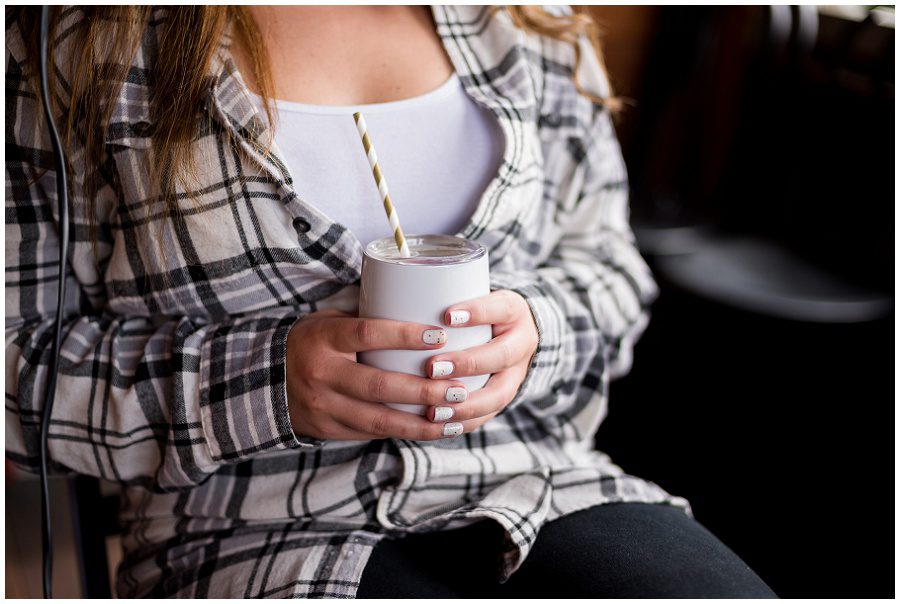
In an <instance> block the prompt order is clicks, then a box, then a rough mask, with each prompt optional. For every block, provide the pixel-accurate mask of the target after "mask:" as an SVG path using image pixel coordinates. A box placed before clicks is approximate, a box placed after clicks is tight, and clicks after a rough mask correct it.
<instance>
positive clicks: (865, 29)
mask: <svg viewBox="0 0 900 604" xmlns="http://www.w3.org/2000/svg"><path fill="white" fill-rule="evenodd" d="M579 10H587V11H589V12H590V14H592V15H593V16H594V17H595V18H596V20H597V21H598V22H599V23H600V24H601V26H602V27H603V31H604V36H603V40H604V51H605V58H606V62H607V67H608V70H609V73H610V79H611V81H612V83H613V86H614V87H615V90H616V93H617V94H618V95H619V96H621V97H624V98H625V99H626V100H628V99H631V100H632V101H633V102H632V103H631V105H630V106H629V107H628V108H627V109H626V110H625V111H624V112H622V113H621V114H620V115H619V118H618V121H617V129H618V131H619V136H620V139H621V143H622V147H623V152H624V154H625V158H626V162H627V164H628V168H629V173H630V180H631V187H632V225H633V226H634V228H635V232H636V235H637V238H638V242H639V244H640V247H641V250H642V252H643V253H644V255H645V257H646V258H647V260H648V262H649V263H650V265H651V268H652V269H653V271H654V274H655V275H656V278H657V280H658V282H659V284H660V287H661V296H660V298H659V299H658V300H657V302H656V303H655V304H654V305H653V308H652V312H653V319H652V320H651V322H650V327H649V328H648V329H647V331H646V332H645V334H644V336H643V338H642V339H641V341H640V343H639V344H638V346H637V348H636V351H635V361H634V366H633V369H632V371H631V373H630V374H629V375H628V376H626V377H624V378H622V379H621V380H618V381H616V382H614V383H613V385H612V389H611V394H610V414H609V416H608V418H607V420H606V422H605V423H604V424H603V426H602V427H601V430H600V433H599V434H598V438H597V441H598V445H599V448H600V449H602V450H604V451H606V452H608V453H609V454H610V455H611V456H612V458H613V460H615V461H616V462H617V463H618V464H619V465H621V466H622V467H623V468H624V469H625V470H626V471H627V472H629V473H632V474H636V475H638V476H642V477H646V478H648V479H651V480H654V481H655V482H657V483H658V484H659V485H661V486H662V487H664V488H666V489H667V490H669V491H670V492H672V493H674V494H678V495H681V496H684V497H686V498H687V499H689V500H690V501H691V503H692V505H693V509H694V513H695V516H696V518H697V519H698V520H699V521H700V522H701V523H702V524H704V525H705V526H707V527H708V528H709V529H710V530H711V531H712V532H714V533H715V534H716V535H717V536H718V537H719V538H720V539H722V540H723V541H724V542H725V543H726V544H728V545H729V546H730V547H731V548H732V549H733V550H734V551H736V552H737V553H738V554H739V555H740V556H741V557H742V558H743V559H744V560H745V561H746V562H747V563H748V564H749V565H750V566H751V567H752V568H753V569H755V570H756V571H757V572H758V573H759V574H760V576H762V578H763V579H764V580H766V581H767V582H768V583H769V585H771V586H772V588H773V589H774V590H775V591H776V593H778V594H779V595H780V596H782V597H842V598H847V597H893V596H894V404H893V401H894V371H893V368H894V336H893V334H894V11H893V7H883V8H875V9H872V7H859V6H848V7H840V6H829V7H816V6H802V7H792V6H775V7H769V6H734V7H715V6H697V7H653V6H641V7H627V6H617V7H589V8H584V7H582V8H580V9H579Z"/></svg>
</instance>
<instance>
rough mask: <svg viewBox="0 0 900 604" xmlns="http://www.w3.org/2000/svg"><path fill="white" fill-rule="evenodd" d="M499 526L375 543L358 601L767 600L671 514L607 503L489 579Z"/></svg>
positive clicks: (546, 534)
mask: <svg viewBox="0 0 900 604" xmlns="http://www.w3.org/2000/svg"><path fill="white" fill-rule="evenodd" d="M501 539H502V529H500V525H499V524H497V523H495V522H494V521H491V520H487V521H482V522H479V523H477V524H474V525H472V526H468V527H465V528H462V529H457V530H452V531H441V532H436V533H427V534H421V535H409V536H407V537H404V538H402V539H397V540H387V539H385V540H383V541H381V542H380V543H379V544H378V545H377V546H376V547H375V549H374V551H373V552H372V557H371V559H370V561H369V564H368V566H366V569H365V572H364V573H363V576H362V580H361V583H360V586H359V591H358V593H357V597H359V598H615V597H619V598H629V597H644V598H703V597H716V598H775V597H777V596H776V595H775V593H774V592H773V591H772V590H771V589H770V588H769V587H768V586H767V585H766V584H765V583H764V582H763V581H762V579H760V578H759V576H758V575H757V574H756V573H754V572H753V571H752V570H751V569H750V567H749V566H747V565H746V564H745V563H744V562H743V561H742V560H741V559H740V558H738V557H737V555H736V554H735V553H734V552H732V551H731V550H730V549H728V547H726V546H725V544H723V543H722V542H721V541H719V540H718V539H717V538H716V537H715V536H714V535H713V534H712V533H710V532H709V531H708V530H707V529H706V528H704V527H703V526H702V525H701V524H700V523H698V522H697V521H696V520H693V519H691V518H690V517H688V516H687V515H685V514H684V512H682V511H681V510H679V509H677V508H673V507H670V506H666V505H654V504H644V503H613V504H607V505H601V506H597V507H593V508H590V509H587V510H583V511H581V512H575V513H574V514H570V515H568V516H563V517H562V518H560V519H558V520H555V521H553V522H550V523H547V524H545V525H544V526H543V527H542V528H541V531H540V533H539V534H538V539H537V542H536V543H535V545H534V547H533V548H532V550H531V552H530V553H529V554H528V557H527V558H526V559H525V562H524V563H523V564H522V566H521V567H520V568H519V570H518V571H516V572H515V574H513V576H512V577H511V578H510V579H509V581H507V582H506V583H504V584H502V585H501V584H498V583H497V582H496V580H495V578H494V577H495V576H496V575H495V568H496V564H497V562H496V557H497V551H498V547H499V542H500V540H501Z"/></svg>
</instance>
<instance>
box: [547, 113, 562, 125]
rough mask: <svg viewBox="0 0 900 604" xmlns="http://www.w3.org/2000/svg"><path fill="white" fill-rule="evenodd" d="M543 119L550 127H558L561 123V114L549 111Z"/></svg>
mask: <svg viewBox="0 0 900 604" xmlns="http://www.w3.org/2000/svg"><path fill="white" fill-rule="evenodd" d="M544 119H545V121H546V122H547V125H548V126H550V127H551V128H558V127H559V125H560V124H562V116H561V115H560V114H558V113H551V114H549V115H548V116H547V117H546V118H544Z"/></svg>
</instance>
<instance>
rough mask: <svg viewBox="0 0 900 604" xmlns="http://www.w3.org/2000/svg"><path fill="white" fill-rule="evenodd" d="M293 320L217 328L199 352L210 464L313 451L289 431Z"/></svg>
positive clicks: (307, 442)
mask: <svg viewBox="0 0 900 604" xmlns="http://www.w3.org/2000/svg"><path fill="white" fill-rule="evenodd" d="M297 319H298V317H297V316H296V314H290V315H286V316H280V317H265V318H254V319H252V320H243V321H241V320H238V321H235V322H229V323H227V324H222V325H218V326H216V327H215V328H214V330H213V331H212V332H211V334H209V336H208V337H207V338H205V339H204V341H203V344H202V350H201V351H200V377H201V382H200V383H201V387H200V407H201V421H202V423H203V432H204V435H205V436H206V442H207V447H208V448H209V452H210V455H211V456H212V459H213V460H214V461H218V462H226V463H229V462H230V463H235V462H239V461H243V460H245V459H247V458H249V457H253V456H256V455H258V454H259V453H263V452H268V451H276V450H280V449H289V448H315V447H320V446H321V445H322V444H323V442H322V441H320V440H318V439H313V438H301V437H297V436H296V435H295V434H294V431H293V429H292V428H291V419H290V413H289V411H288V401H287V390H286V388H287V379H286V372H285V369H286V365H285V357H286V351H287V336H288V333H290V330H291V327H292V326H293V325H294V323H295V322H296V321H297Z"/></svg>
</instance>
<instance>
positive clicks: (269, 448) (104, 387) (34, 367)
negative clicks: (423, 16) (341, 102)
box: [6, 6, 690, 597]
mask: <svg viewBox="0 0 900 604" xmlns="http://www.w3.org/2000/svg"><path fill="white" fill-rule="evenodd" d="M553 10H567V9H563V8H560V7H556V8H554V9H553ZM433 15H434V20H435V23H436V26H437V33H438V35H439V36H440V38H441V40H442V42H443V44H444V47H445V49H446V52H447V54H448V55H449V57H450V59H451V60H452V63H453V66H454V68H455V70H456V72H457V73H458V75H459V77H460V78H461V81H462V83H463V85H464V87H465V90H466V92H467V93H468V94H469V95H470V96H471V97H472V98H473V99H474V100H475V101H476V102H478V103H480V104H482V105H484V106H485V107H487V108H488V109H489V110H490V111H491V112H492V113H493V115H494V116H496V119H497V121H498V123H499V124H500V126H501V129H502V132H503V136H504V138H505V143H506V147H505V153H504V157H503V162H502V165H501V167H500V169H499V171H498V173H497V175H496V177H495V178H494V179H493V181H492V182H491V183H490V185H489V186H488V187H487V189H486V190H485V191H484V194H483V197H482V198H481V200H480V202H479V205H478V207H477V210H476V211H475V213H474V215H472V216H471V219H470V221H469V222H468V224H467V225H466V226H465V228H464V229H463V230H462V231H460V233H458V234H459V235H461V236H464V237H468V238H471V239H475V240H478V241H480V242H481V243H483V244H485V245H486V246H487V247H488V249H489V250H490V260H491V280H492V287H493V288H507V289H511V290H514V291H516V292H518V293H520V294H521V295H522V296H524V297H525V299H526V300H527V301H528V303H529V305H530V308H531V310H532V313H533V315H534V318H535V321H536V323H537V326H538V330H539V334H540V339H539V346H538V349H537V353H536V354H535V356H534V358H533V362H532V364H531V367H530V370H529V372H528V375H527V377H526V379H525V381H524V382H523V384H522V385H521V388H520V390H519V392H518V393H517V395H516V398H515V399H514V401H513V402H512V403H511V404H510V405H509V407H508V408H507V409H506V410H505V411H504V412H503V413H502V414H500V415H498V416H497V417H496V418H494V419H493V420H491V421H490V422H488V423H487V424H485V425H484V426H483V427H481V428H480V429H478V430H475V431H474V432H472V433H470V434H464V435H463V436H462V437H459V438H456V439H449V440H441V441H437V442H416V441H409V440H396V439H385V440H374V441H365V442H359V441H325V442H323V441H318V440H315V439H308V438H298V437H297V436H295V434H294V433H293V432H292V430H291V424H290V421H289V415H288V406H287V400H286V394H285V362H284V357H285V341H286V336H287V334H288V331H289V330H290V329H291V326H292V325H293V324H294V322H295V321H297V320H298V319H300V318H302V317H303V316H304V315H306V314H307V313H309V312H312V311H315V310H318V309H323V308H339V309H342V310H347V311H354V310H355V309H356V304H357V296H358V279H359V274H360V267H361V255H362V247H361V245H360V242H359V241H358V240H357V239H356V237H355V235H354V234H353V233H352V232H351V231H349V230H348V229H346V228H345V227H343V226H342V225H340V224H337V223H335V222H334V221H332V220H330V219H329V218H328V217H327V216H325V215H324V214H323V213H322V212H321V211H319V210H318V209H317V208H315V207H313V206H312V205H310V204H308V203H306V202H304V201H303V200H302V199H300V198H299V197H298V196H297V194H296V193H295V192H294V190H293V188H292V180H291V175H290V174H289V172H288V170H287V169H286V167H285V166H284V164H283V163H282V162H281V161H280V160H279V159H278V157H279V151H278V149H277V147H275V148H274V149H273V153H272V154H270V155H266V154H265V153H263V152H261V144H260V141H262V140H266V136H267V135H268V134H270V133H268V132H267V130H266V128H267V125H266V123H265V120H263V119H262V117H261V116H260V115H259V114H258V112H257V109H256V108H255V106H254V104H253V102H252V101H251V99H250V97H249V95H248V90H247V87H246V86H245V84H244V83H243V80H242V79H241V76H240V74H239V72H238V70H237V68H236V67H235V64H234V62H233V61H232V59H231V55H230V53H229V46H230V40H231V34H230V31H229V33H226V35H225V36H224V38H223V41H222V44H221V46H220V49H219V51H218V53H217V55H216V57H215V60H214V62H213V65H212V67H211V69H212V73H213V75H214V76H215V80H214V82H215V84H214V86H213V87H212V89H211V90H210V93H209V95H208V98H207V101H206V102H205V103H204V106H203V108H202V110H203V115H204V116H205V117H206V118H208V120H207V121H206V122H205V123H207V124H208V125H209V126H208V127H203V128H199V129H198V132H197V135H196V139H195V141H194V143H193V152H194V153H195V157H196V158H197V159H198V165H199V166H201V170H200V175H199V182H196V183H193V184H192V185H190V190H186V189H185V188H184V187H181V188H179V193H180V195H179V203H180V204H181V209H182V212H180V214H179V215H177V216H176V217H170V218H166V214H165V213H164V212H163V207H162V205H161V201H160V200H159V198H158V197H157V196H155V194H154V191H155V189H154V187H153V186H152V185H151V182H150V176H149V174H148V171H147V166H149V165H150V161H151V154H152V152H153V143H152V140H151V138H150V135H149V133H150V132H151V131H152V124H153V119H154V117H153V116H152V115H151V112H150V104H149V98H150V85H149V83H148V82H152V79H153V78H152V77H150V76H149V75H148V74H152V71H153V69H154V64H153V60H154V56H155V52H154V51H155V48H156V47H155V43H156V39H157V38H156V36H157V34H158V32H157V30H158V28H159V27H160V24H162V23H163V22H164V21H165V18H166V9H164V8H162V9H158V10H156V11H154V15H153V19H152V20H151V22H150V23H149V24H148V25H147V28H146V30H145V32H144V36H143V39H142V43H141V45H140V48H139V49H138V52H137V54H136V56H135V57H134V60H133V63H132V65H130V66H126V67H128V69H127V71H123V73H127V76H126V78H125V82H124V84H123V86H122V90H121V92H120V94H119V96H118V98H117V99H116V100H115V106H114V108H113V115H112V120H111V122H110V124H109V127H108V129H107V131H106V146H105V157H104V161H103V163H102V164H101V165H100V166H99V167H98V170H99V176H100V178H101V181H102V186H101V188H100V190H99V192H98V194H97V197H96V199H95V207H96V214H95V220H96V222H97V224H98V228H97V231H96V239H97V242H96V246H97V247H96V249H97V251H98V255H99V264H98V263H95V261H94V255H93V250H92V242H91V238H90V234H89V230H88V228H87V224H88V217H87V209H86V208H87V203H86V200H85V199H84V198H83V197H82V196H81V193H80V190H81V189H80V187H79V186H77V185H79V184H80V182H81V179H82V178H83V174H84V156H83V149H82V148H81V147H79V146H74V147H72V148H69V149H67V155H68V159H69V161H70V165H71V169H72V172H73V174H74V178H75V180H76V187H75V189H74V191H73V199H72V200H71V203H72V205H73V213H74V214H73V217H72V225H73V244H72V246H71V256H70V258H69V267H68V271H67V274H66V278H67V280H68V287H69V290H68V291H69V296H68V298H67V300H66V315H67V320H66V323H65V329H64V343H63V348H62V353H61V367H60V373H59V378H58V382H57V388H58V395H57V402H56V405H55V407H54V409H53V417H52V419H51V429H50V431H51V433H50V437H49V446H50V456H51V458H52V461H53V464H54V465H55V467H56V468H57V469H63V470H69V471H74V472H79V473H84V474H90V475H94V476H98V477H101V478H103V479H107V480H111V481H115V482H117V483H118V484H120V485H121V487H122V497H123V508H122V519H123V522H124V523H125V527H126V532H125V537H124V547H125V558H124V563H123V564H122V566H121V567H120V569H119V581H118V586H117V589H118V593H119V595H120V596H134V595H179V596H210V597H213V596H295V597H297V596H301V597H302V596H313V597H314V596H330V597H352V596H353V595H355V592H356V588H357V586H358V582H359V578H360V576H361V574H362V571H363V568H364V567H365V564H366V561H367V560H368V557H369V555H370V553H371V551H372V548H373V547H374V545H375V544H376V543H377V542H378V540H379V539H382V538H385V537H396V536H398V535H403V534H405V533H409V532H423V531H434V530H441V529H448V528H454V527H459V526H463V525H465V524H468V523H471V522H474V521H476V520H478V519H483V518H489V519H493V520H494V521H496V522H498V523H500V524H501V525H502V526H503V527H504V528H505V530H506V533H507V535H508V539H507V540H506V543H505V546H504V548H503V551H498V575H499V577H498V578H499V579H500V580H505V578H507V577H508V576H509V575H510V574H511V573H512V572H514V571H515V570H516V568H518V566H519V565H520V564H521V562H522V560H523V559H524V558H525V556H526V555H527V554H528V551H529V548H530V547H531V545H532V544H533V543H534V540H535V538H536V536H537V534H538V531H539V529H540V527H541V525H542V524H543V523H545V522H548V521H551V520H553V519H555V518H558V517H560V516H562V515H564V514H568V513H571V512H574V511H577V510H580V509H584V508H587V507H590V506H594V505H598V504H603V503H608V502H618V501H639V502H656V503H665V504H669V505H676V506H680V507H682V508H683V509H684V510H685V512H686V513H688V514H690V506H689V504H688V502H687V501H685V500H684V499H682V498H679V497H673V496H671V495H669V494H668V493H666V492H665V491H664V490H662V489H661V488H660V487H658V486H657V485H655V484H653V483H651V482H648V481H645V480H642V479H640V478H637V477H633V476H629V475H627V474H625V473H624V472H623V471H622V470H621V469H620V468H619V467H617V466H616V465H614V464H613V463H612V462H611V460H610V459H609V458H608V457H607V456H606V455H605V454H603V453H600V452H597V451H595V450H594V442H593V439H594V435H595V432H596V430H597V427H598V426H599V424H600V422H601V421H602V419H603V417H604V415H605V413H606V404H607V385H608V381H609V379H610V377H614V376H615V375H617V374H621V373H624V372H625V371H627V370H628V367H629V365H630V358H631V348H632V346H633V343H634V341H635V339H636V338H637V337H638V336H639V334H640V333H641V332H642V330H643V329H644V327H645V325H646V323H647V318H648V305H649V303H650V302H651V301H652V300H653V298H654V296H655V295H656V286H655V284H654V281H653V279H652V277H651V275H650V272H649V270H648V268H647V266H646V265H645V263H644V261H643V260H642V258H641V257H640V255H639V253H638V251H637V249H636V247H635V243H634V239H633V235H632V232H631V230H630V227H629V224H628V192H627V178H626V172H625V168H624V163H623V161H622V157H621V153H620V150H619V147H618V143H617V141H616V138H615V134H614V131H613V126H612V123H611V120H610V116H609V114H608V112H607V111H606V110H605V109H603V108H602V107H599V106H595V105H594V104H592V103H591V102H590V101H589V100H588V99H587V98H585V97H584V96H582V95H580V94H579V93H578V92H577V91H576V89H575V87H574V85H573V81H572V70H573V65H574V52H573V50H572V48H571V47H570V46H569V45H568V44H565V43H561V42H557V41H554V40H551V39H548V38H544V37H539V36H533V35H526V34H525V33H524V32H522V31H521V30H519V29H517V28H516V27H514V25H513V24H512V22H511V19H510V18H509V16H508V15H507V14H506V13H505V12H504V11H498V12H496V13H494V12H493V11H491V10H488V9H486V8H484V7H473V6H455V7H449V6H447V7H441V6H436V7H434V8H433ZM83 17H84V15H83V13H82V12H81V11H80V10H79V9H78V8H68V9H66V10H65V11H64V13H63V24H62V26H61V27H60V29H59V30H58V31H59V32H60V33H59V34H58V36H59V38H58V40H57V48H58V49H59V50H58V53H57V55H56V66H55V71H54V72H53V75H52V77H56V78H57V83H58V85H59V86H58V90H63V91H64V90H66V89H67V80H68V78H69V77H70V76H71V74H70V73H69V71H68V70H69V69H71V67H70V61H69V59H68V57H69V56H70V55H71V53H73V52H74V51H73V49H72V48H71V40H72V36H71V35H70V34H71V31H72V29H73V27H74V26H75V25H76V23H77V22H78V21H79V20H80V19H82V18H83ZM581 43H582V51H583V52H582V56H583V61H582V67H581V68H580V70H579V74H578V77H579V81H580V82H581V83H582V84H583V85H584V86H585V87H586V88H587V89H590V90H593V91H595V92H598V93H600V94H604V93H608V90H607V86H606V81H605V79H604V76H603V73H602V70H601V68H600V66H599V64H598V62H597V61H596V60H595V59H594V58H593V54H592V52H591V49H590V46H589V45H588V43H587V42H586V41H585V40H582V42H581ZM25 58H26V57H25V49H24V46H23V42H22V39H21V35H20V32H19V30H18V28H17V26H16V25H15V23H14V22H10V21H8V22H7V30H6V90H7V97H6V103H7V105H6V451H7V457H8V458H9V459H11V460H13V461H14V462H16V463H17V464H19V465H21V466H24V467H27V468H31V469H34V468H35V467H36V463H37V458H38V447H39V445H38V442H39V425H40V417H41V412H42V405H43V402H44V399H45V396H46V384H47V377H48V375H47V374H48V372H47V367H48V360H49V355H50V348H51V345H50V344H51V339H52V333H53V324H54V313H55V307H56V282H57V278H58V277H57V262H58V251H57V249H58V248H57V246H58V239H57V219H58V216H57V207H56V188H55V172H54V169H53V162H52V153H51V147H50V143H49V137H48V134H47V133H46V128H45V127H44V126H43V121H42V119H40V118H39V117H38V116H39V114H40V113H41V108H40V101H39V98H40V97H39V93H38V91H37V90H36V89H35V88H34V87H33V84H32V82H33V79H31V78H30V77H29V76H30V75H32V74H29V73H28V72H27V63H26V61H25ZM61 101H62V102H63V103H64V102H65V98H62V99H61ZM348 119H349V116H348ZM357 142H358V141H354V144H357ZM348 152H354V153H355V152H358V149H357V148H356V147H353V148H352V149H348ZM160 243H161V245H162V246H163V248H164V250H165V252H166V254H165V255H164V256H160V254H159V253H157V252H158V248H159V244H160Z"/></svg>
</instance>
